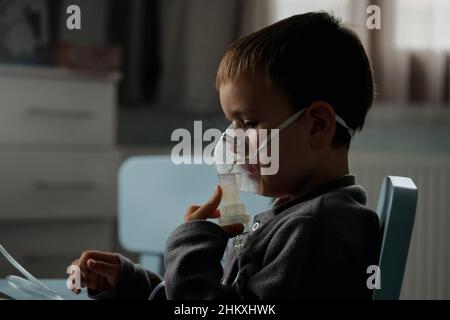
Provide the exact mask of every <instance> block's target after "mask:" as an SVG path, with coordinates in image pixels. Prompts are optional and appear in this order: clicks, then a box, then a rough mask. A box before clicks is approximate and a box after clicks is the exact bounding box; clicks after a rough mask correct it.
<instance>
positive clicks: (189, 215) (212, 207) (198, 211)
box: [184, 186, 244, 238]
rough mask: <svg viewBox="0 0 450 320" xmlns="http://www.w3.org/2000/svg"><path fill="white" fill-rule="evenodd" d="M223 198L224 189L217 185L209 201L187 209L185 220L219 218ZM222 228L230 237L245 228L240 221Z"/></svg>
mask: <svg viewBox="0 0 450 320" xmlns="http://www.w3.org/2000/svg"><path fill="white" fill-rule="evenodd" d="M221 200H222V189H221V188H220V186H217V187H216V189H215V190H214V194H213V196H212V197H211V199H209V201H208V202H207V203H205V204H204V205H202V206H195V205H194V206H190V207H189V208H188V209H187V211H186V214H185V215H184V222H189V221H193V220H205V219H215V218H219V217H220V210H219V209H217V208H218V207H219V204H220V201H221ZM222 228H223V230H224V231H225V233H226V234H227V235H228V236H229V237H230V238H233V237H235V236H237V235H238V234H240V233H241V232H242V231H243V230H244V226H243V225H242V224H240V223H238V224H231V225H228V226H222Z"/></svg>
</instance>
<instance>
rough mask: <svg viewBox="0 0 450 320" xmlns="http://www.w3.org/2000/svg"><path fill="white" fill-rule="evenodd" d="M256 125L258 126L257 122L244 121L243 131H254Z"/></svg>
mask: <svg viewBox="0 0 450 320" xmlns="http://www.w3.org/2000/svg"><path fill="white" fill-rule="evenodd" d="M258 124H259V122H258V121H250V120H245V121H244V129H254V128H256V127H257V126H258Z"/></svg>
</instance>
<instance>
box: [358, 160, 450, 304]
mask: <svg viewBox="0 0 450 320" xmlns="http://www.w3.org/2000/svg"><path fill="white" fill-rule="evenodd" d="M350 169H351V172H352V173H354V174H355V175H356V179H357V183H358V184H360V185H362V186H363V187H364V188H365V189H366V191H367V194H368V205H369V206H370V207H371V208H374V209H376V205H377V202H378V195H379V189H380V187H381V182H382V180H383V178H384V177H385V176H387V175H397V176H407V177H410V178H412V179H413V181H414V183H415V184H416V185H417V188H418V190H419V199H418V204H417V212H416V220H415V223H414V228H413V234H412V239H411V244H410V249H409V254H408V260H407V265H406V270H405V276H404V279H403V286H402V292H401V296H400V297H401V299H450V215H449V211H450V192H449V190H450V156H448V155H433V156H425V155H414V154H408V155H405V154H401V155H400V154H390V153H387V154H386V153H374V154H372V153H371V154H365V153H364V154H363V153H353V154H351V156H350ZM381 272H382V271H381ZM381 276H383V273H381Z"/></svg>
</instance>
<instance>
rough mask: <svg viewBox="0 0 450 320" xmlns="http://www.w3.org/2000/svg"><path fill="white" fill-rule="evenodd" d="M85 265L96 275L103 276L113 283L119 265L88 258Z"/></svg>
mask: <svg viewBox="0 0 450 320" xmlns="http://www.w3.org/2000/svg"><path fill="white" fill-rule="evenodd" d="M87 266H88V268H89V271H92V272H93V273H95V274H97V275H100V276H103V277H105V278H107V279H108V281H110V282H111V284H115V280H116V276H117V275H118V273H119V269H120V265H117V264H110V263H107V262H103V261H95V260H92V259H89V260H88V264H87Z"/></svg>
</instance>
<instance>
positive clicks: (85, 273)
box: [72, 251, 121, 294]
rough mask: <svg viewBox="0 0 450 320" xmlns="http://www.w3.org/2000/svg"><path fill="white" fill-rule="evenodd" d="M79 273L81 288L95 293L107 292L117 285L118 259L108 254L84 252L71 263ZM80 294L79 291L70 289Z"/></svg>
mask: <svg viewBox="0 0 450 320" xmlns="http://www.w3.org/2000/svg"><path fill="white" fill-rule="evenodd" d="M72 265H77V266H78V267H79V268H80V271H81V286H82V287H88V288H89V289H92V290H95V291H99V292H101V291H108V290H111V289H112V288H114V287H115V286H116V285H117V282H118V280H119V273H120V267H121V265H120V259H119V257H118V256H117V255H115V254H113V253H109V252H100V251H85V252H83V253H82V254H81V256H80V258H79V259H77V260H75V261H74V262H72ZM72 291H73V292H75V293H77V294H78V293H80V291H81V290H80V289H76V288H74V289H72Z"/></svg>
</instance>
